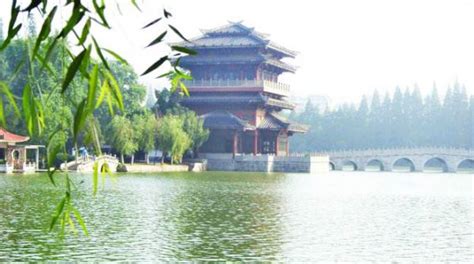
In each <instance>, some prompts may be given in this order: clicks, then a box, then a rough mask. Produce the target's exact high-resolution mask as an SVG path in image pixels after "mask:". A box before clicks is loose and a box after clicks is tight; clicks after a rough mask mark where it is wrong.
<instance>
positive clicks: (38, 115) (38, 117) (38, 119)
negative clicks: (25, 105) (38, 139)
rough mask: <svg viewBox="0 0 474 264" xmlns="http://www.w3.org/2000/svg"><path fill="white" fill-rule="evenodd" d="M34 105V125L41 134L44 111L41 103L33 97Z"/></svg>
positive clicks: (43, 123)
mask: <svg viewBox="0 0 474 264" xmlns="http://www.w3.org/2000/svg"><path fill="white" fill-rule="evenodd" d="M34 105H35V114H36V126H37V129H38V134H39V135H41V134H42V133H43V128H44V127H45V120H44V111H43V105H42V104H41V101H40V100H39V99H37V98H36V99H34Z"/></svg>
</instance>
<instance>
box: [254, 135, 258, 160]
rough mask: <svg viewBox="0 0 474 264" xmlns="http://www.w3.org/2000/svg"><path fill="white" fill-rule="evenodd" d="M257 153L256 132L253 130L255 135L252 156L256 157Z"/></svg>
mask: <svg viewBox="0 0 474 264" xmlns="http://www.w3.org/2000/svg"><path fill="white" fill-rule="evenodd" d="M257 153H258V130H256V129H255V133H254V136H253V155H255V156H256V155H257Z"/></svg>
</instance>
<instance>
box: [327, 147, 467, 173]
mask: <svg viewBox="0 0 474 264" xmlns="http://www.w3.org/2000/svg"><path fill="white" fill-rule="evenodd" d="M327 154H328V155H329V157H330V166H331V168H332V169H334V170H343V169H346V168H347V167H348V168H349V170H359V171H365V170H367V169H369V168H374V167H375V168H376V169H377V170H380V171H393V170H396V169H398V168H400V167H405V168H407V169H409V170H410V171H423V170H426V169H431V168H433V167H438V168H440V169H442V171H443V172H456V171H459V170H469V171H472V170H473V169H474V150H473V149H454V148H401V149H374V150H349V151H337V152H329V153H327Z"/></svg>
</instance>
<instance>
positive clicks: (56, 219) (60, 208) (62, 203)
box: [49, 197, 66, 231]
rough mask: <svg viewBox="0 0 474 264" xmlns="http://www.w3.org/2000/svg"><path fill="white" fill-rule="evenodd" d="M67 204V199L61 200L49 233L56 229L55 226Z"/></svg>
mask: <svg viewBox="0 0 474 264" xmlns="http://www.w3.org/2000/svg"><path fill="white" fill-rule="evenodd" d="M65 203H66V197H64V198H63V199H61V201H60V202H59V204H58V205H57V207H56V210H55V212H54V215H53V217H52V219H51V223H50V224H49V231H51V230H53V228H54V225H55V224H56V222H57V221H58V219H59V217H60V216H61V213H62V212H63V210H64V204H65Z"/></svg>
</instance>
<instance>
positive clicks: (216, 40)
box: [179, 21, 297, 58]
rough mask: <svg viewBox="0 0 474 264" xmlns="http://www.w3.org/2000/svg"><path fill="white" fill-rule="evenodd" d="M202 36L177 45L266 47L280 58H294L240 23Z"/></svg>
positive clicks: (288, 51)
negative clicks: (279, 55)
mask: <svg viewBox="0 0 474 264" xmlns="http://www.w3.org/2000/svg"><path fill="white" fill-rule="evenodd" d="M201 32H202V33H203V34H204V36H202V37H197V38H194V39H192V40H191V42H181V43H179V45H182V46H186V47H190V48H203V47H215V48H217V47H266V48H267V49H270V50H273V51H275V52H278V53H279V54H281V55H282V56H286V57H291V58H294V57H295V56H296V54H297V53H296V52H295V51H292V50H289V49H287V48H284V47H283V46H281V45H279V44H277V43H275V42H273V41H270V40H269V39H268V36H269V35H268V34H264V33H260V32H257V31H255V29H254V28H250V27H247V26H244V25H243V24H242V22H241V21H240V22H229V24H227V25H225V26H221V27H217V28H214V29H210V30H201Z"/></svg>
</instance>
